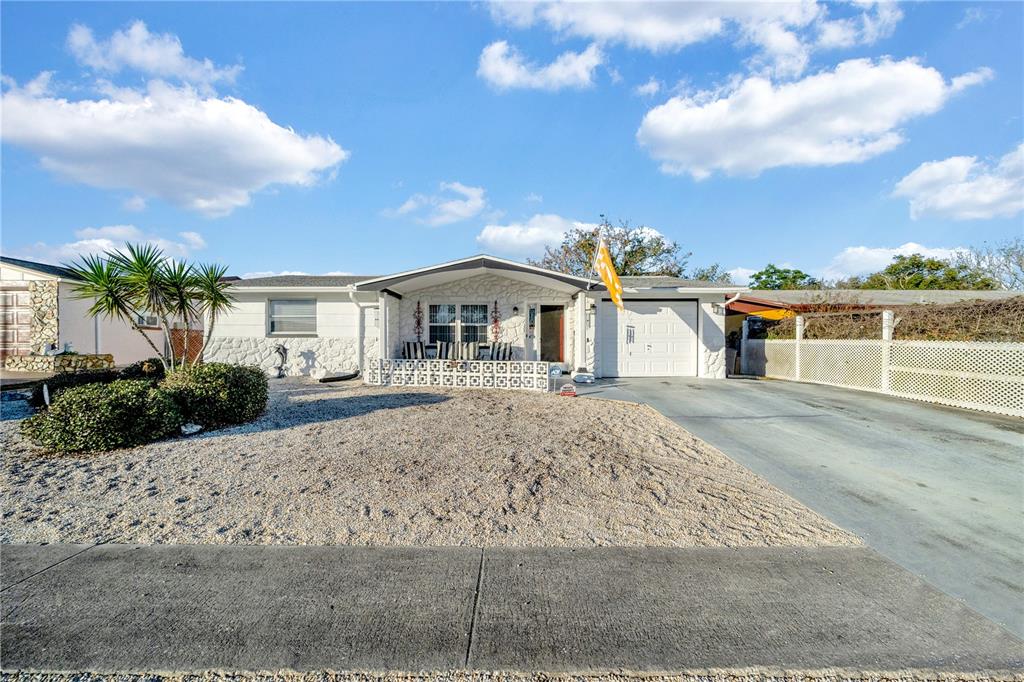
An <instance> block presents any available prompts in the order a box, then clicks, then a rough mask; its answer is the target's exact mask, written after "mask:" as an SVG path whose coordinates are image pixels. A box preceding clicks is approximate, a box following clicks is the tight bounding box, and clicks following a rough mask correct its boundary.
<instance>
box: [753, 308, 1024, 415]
mask: <svg viewBox="0 0 1024 682" xmlns="http://www.w3.org/2000/svg"><path fill="white" fill-rule="evenodd" d="M890 319H891V318H890ZM887 321H888V320H887ZM889 324H890V326H889V327H888V328H887V330H886V332H887V333H885V334H884V335H885V336H887V337H889V338H891V322H890V323H889ZM802 327H803V325H802V324H799V322H798V324H797V330H798V331H797V336H798V339H797V340H792V341H789V340H787V341H764V340H755V339H744V340H743V347H742V351H741V356H740V357H741V367H742V371H743V373H744V374H752V375H757V376H765V377H771V378H774V379H790V380H793V381H806V382H809V383H816V384H828V385H830V386H842V387H844V388H854V389H859V390H864V391H875V392H877V393H885V394H886V395H893V396H898V397H901V398H910V399H912V400H923V401H925V402H930V403H938V404H941V405H952V406H954V407H965V408H969V409H973V410H981V411H984V412H995V413H997V414H1006V415H1011V416H1016V417H1024V343H982V342H975V343H961V342H958V341H892V340H887V339H884V338H883V339H879V340H833V339H813V340H807V339H800V338H799V337H800V336H802Z"/></svg>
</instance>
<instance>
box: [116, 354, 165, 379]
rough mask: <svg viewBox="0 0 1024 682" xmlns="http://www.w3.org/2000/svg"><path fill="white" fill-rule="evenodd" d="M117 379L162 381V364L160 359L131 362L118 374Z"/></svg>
mask: <svg viewBox="0 0 1024 682" xmlns="http://www.w3.org/2000/svg"><path fill="white" fill-rule="evenodd" d="M118 378H119V379H149V380H150V381H163V378H164V363H163V362H161V361H160V358H149V359H148V360H139V361H138V362H133V363H132V364H130V365H128V366H127V367H125V368H124V369H122V370H121V371H120V372H119V373H118Z"/></svg>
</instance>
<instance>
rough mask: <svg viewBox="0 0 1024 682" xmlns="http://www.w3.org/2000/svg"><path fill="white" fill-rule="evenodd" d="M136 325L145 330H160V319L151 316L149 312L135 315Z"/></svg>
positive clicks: (145, 311)
mask: <svg viewBox="0 0 1024 682" xmlns="http://www.w3.org/2000/svg"><path fill="white" fill-rule="evenodd" d="M135 324H136V325H137V326H139V327H143V328H150V329H153V328H157V329H159V328H160V317H159V316H158V315H153V314H151V313H150V312H149V311H148V310H143V311H142V312H140V313H138V314H136V315H135Z"/></svg>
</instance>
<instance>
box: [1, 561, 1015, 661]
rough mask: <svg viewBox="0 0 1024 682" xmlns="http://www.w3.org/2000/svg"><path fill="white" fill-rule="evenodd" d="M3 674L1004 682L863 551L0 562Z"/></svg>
mask: <svg viewBox="0 0 1024 682" xmlns="http://www.w3.org/2000/svg"><path fill="white" fill-rule="evenodd" d="M0 573H2V577H3V581H2V582H3V592H2V593H0V598H2V600H3V611H4V616H3V622H2V624H0V650H2V652H3V669H4V670H18V669H21V670H28V669H31V670H44V671H45V670H77V671H94V672H150V671H165V672H180V673H188V672H199V671H205V670H228V671H236V672H249V671H257V670H282V669H285V670H297V671H313V670H406V671H417V670H453V669H471V670H517V671H526V672H529V671H550V672H577V671H578V672H601V671H608V670H633V671H678V672H683V671H687V670H694V669H706V668H751V667H757V668H762V667H763V668H771V669H773V670H778V669H803V670H807V669H824V668H843V669H855V670H873V671H879V670H883V671H884V670H889V671H895V670H907V669H915V668H916V669H927V670H948V671H968V672H980V671H993V670H994V671H1013V670H1020V669H1021V668H1022V667H1024V642H1021V640H1019V639H1017V638H1016V637H1014V636H1013V635H1011V634H1009V633H1008V632H1006V631H1005V630H1003V629H1002V628H1000V627H999V626H997V625H996V624H994V623H992V622H991V621H990V620H988V619H986V618H984V617H982V616H980V615H979V614H977V613H975V612H974V611H972V610H971V609H969V608H967V607H966V606H964V605H962V604H961V603H960V602H959V601H957V600H955V599H953V598H951V597H949V596H947V595H945V594H943V593H942V592H940V591H939V590H937V589H935V588H933V587H931V586H929V585H928V584H926V583H925V582H924V581H922V580H920V579H919V578H916V577H915V576H913V575H911V574H910V573H909V572H907V571H905V570H903V569H901V568H899V567H898V566H896V565H895V564H893V563H891V562H889V561H887V560H885V559H884V558H882V557H881V556H880V555H879V554H877V553H876V552H874V551H872V550H870V549H868V548H864V547H853V548H851V547H823V548H744V549H725V548H696V549H680V548H653V547H652V548H644V547H630V548H627V547H608V548H592V549H568V548H540V547H537V548H505V549H491V548H488V549H479V548H470V547H448V548H403V547H390V548H385V547H313V546H310V547H302V546H299V547H289V546H261V545H248V546H245V545H229V546H215V545H201V546H186V545H149V546H130V545H100V546H95V547H89V546H67V545H65V546H60V545H57V546H26V545H4V546H2V547H0Z"/></svg>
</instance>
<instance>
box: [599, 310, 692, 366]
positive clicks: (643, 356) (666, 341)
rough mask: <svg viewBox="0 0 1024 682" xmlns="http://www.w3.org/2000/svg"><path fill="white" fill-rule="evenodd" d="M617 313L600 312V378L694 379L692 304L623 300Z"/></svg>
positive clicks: (611, 311) (609, 311)
mask: <svg viewBox="0 0 1024 682" xmlns="http://www.w3.org/2000/svg"><path fill="white" fill-rule="evenodd" d="M625 306H626V310H625V312H619V311H618V309H616V308H615V306H614V305H612V303H611V302H609V301H603V302H602V307H601V334H600V343H601V373H602V375H604V376H622V377H629V376H636V377H639V376H696V374H697V314H698V313H697V310H698V308H697V303H696V302H695V301H632V302H631V301H628V300H627V301H625Z"/></svg>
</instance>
